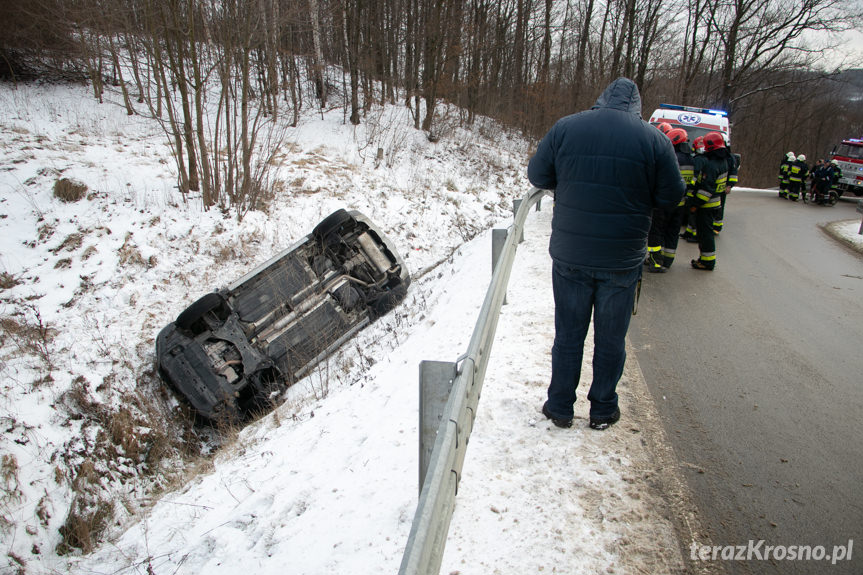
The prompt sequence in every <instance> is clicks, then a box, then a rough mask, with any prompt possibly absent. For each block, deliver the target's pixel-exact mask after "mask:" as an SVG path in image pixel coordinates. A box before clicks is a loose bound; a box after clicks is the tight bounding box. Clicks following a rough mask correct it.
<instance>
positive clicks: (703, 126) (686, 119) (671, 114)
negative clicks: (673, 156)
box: [650, 104, 731, 144]
mask: <svg viewBox="0 0 863 575" xmlns="http://www.w3.org/2000/svg"><path fill="white" fill-rule="evenodd" d="M662 122H668V123H669V124H671V127H672V128H683V129H684V130H686V132H687V133H688V134H689V141H690V142H692V141H693V140H695V138H697V137H699V136H703V135H705V134H707V133H709V132H719V133H720V134H722V136H723V137H724V138H725V143H726V144H730V143H731V132H730V130H729V124H728V114H726V113H725V112H723V111H722V110H710V109H708V108H693V107H691V106H678V105H677V104H660V105H659V108H657V109H656V110H654V111H653V114H651V115H650V123H651V124H653V125H654V126H657V125H659V124H661V123H662Z"/></svg>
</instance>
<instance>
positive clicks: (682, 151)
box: [644, 128, 695, 273]
mask: <svg viewBox="0 0 863 575" xmlns="http://www.w3.org/2000/svg"><path fill="white" fill-rule="evenodd" d="M665 135H666V136H668V139H669V140H671V144H672V145H673V146H674V152H675V155H676V156H677V164H678V167H679V168H680V175H681V176H682V177H683V181H684V182H686V189H687V192H688V191H689V190H691V189H693V188H694V184H695V167H694V165H693V160H692V149H691V148H690V147H689V144H688V143H687V140H688V139H689V134H687V133H686V130H684V129H682V128H674V129H672V130H669V131H668V133H667V134H665ZM686 213H687V210H686V196H685V195H684V197H682V198H681V199H680V203H679V204H678V205H677V207H676V208H674V209H673V210H671V211H664V210H654V214H653V217H654V220H653V222H652V223H651V226H650V232H649V233H648V235H647V260H646V261H645V262H644V263H645V265H646V266H647V268H646V269H647V271H648V272H652V273H663V272H666V271H668V268H670V267H671V264H673V263H674V256H675V254H676V253H677V242H678V240H679V236H678V233H679V232H680V226H681V224H682V223H683V220H684V218H685V217H686Z"/></svg>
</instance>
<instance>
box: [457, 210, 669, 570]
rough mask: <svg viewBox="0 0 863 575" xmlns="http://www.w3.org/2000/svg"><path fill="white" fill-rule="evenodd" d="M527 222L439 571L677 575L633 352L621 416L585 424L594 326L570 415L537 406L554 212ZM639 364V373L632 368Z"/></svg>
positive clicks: (545, 373)
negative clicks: (553, 416) (563, 419)
mask: <svg viewBox="0 0 863 575" xmlns="http://www.w3.org/2000/svg"><path fill="white" fill-rule="evenodd" d="M549 204H550V202H548V199H546V200H545V202H544V205H543V206H542V211H540V212H539V213H537V214H535V215H532V216H531V217H529V218H528V221H527V224H526V226H525V242H523V243H522V244H520V247H519V249H518V252H517V255H516V260H515V264H514V268H513V272H512V277H511V279H510V283H509V289H508V291H507V301H508V303H507V305H505V306H504V307H503V310H502V313H501V318H500V322H499V324H498V327H497V334H496V338H495V343H494V347H493V348H492V352H491V358H490V361H489V367H488V372H487V374H486V380H485V384H484V387H483V390H482V398H481V400H480V404H479V408H478V413H477V419H476V423H475V425H474V430H473V433H472V435H471V439H470V444H469V447H468V451H467V456H466V459H465V466H464V471H463V475H462V478H461V482H460V484H459V493H458V497H457V498H456V509H455V513H454V516H453V521H452V525H451V528H450V536H449V540H448V544H447V548H446V553H445V556H444V562H443V565H442V569H441V573H457V574H459V575H471V574H477V575H485V574H488V573H567V574H578V573H585V574H596V573H627V572H633V573H634V572H649V573H674V572H678V571H681V570H682V562H681V558H680V554H679V550H678V543H677V540H676V536H675V534H674V529H673V526H672V524H671V523H670V521H669V519H668V518H667V516H668V510H667V507H666V504H665V503H664V502H663V501H662V499H661V497H659V495H658V494H657V493H656V492H655V491H654V490H653V488H652V486H651V485H652V483H653V482H652V480H651V478H652V476H653V475H654V474H655V472H656V462H655V461H654V459H653V456H652V454H651V453H650V452H649V451H648V450H647V449H646V447H645V436H646V435H651V434H654V435H655V434H656V433H658V432H660V430H659V429H658V424H657V423H656V422H657V421H658V420H657V419H656V418H650V417H648V415H649V414H646V413H644V411H645V410H648V411H650V410H652V409H653V407H652V403H650V402H649V401H637V400H636V398H637V397H640V398H644V397H646V394H647V390H646V388H645V384H644V381H643V379H642V378H641V376H640V371H638V369H637V364H635V357H634V355H632V354H631V355H630V356H629V358H630V359H629V362H628V366H627V370H626V372H625V374H624V377H623V379H622V380H621V383H620V385H619V387H618V390H619V392H620V396H621V411H622V419H621V421H620V423H618V425H616V426H614V427H612V428H610V429H609V430H607V431H604V432H597V431H594V430H591V429H589V428H588V426H587V424H588V409H589V404H588V402H587V398H586V396H587V391H588V389H589V386H590V380H591V377H592V355H593V354H592V349H593V330H592V329H591V330H590V332H589V333H588V340H587V342H586V347H585V361H584V366H583V368H582V378H581V381H582V384H581V385H580V386H579V389H578V400H577V402H576V406H575V421H574V423H573V427H572V428H571V429H559V428H557V427H555V426H554V425H552V424H551V422H550V421H548V420H547V419H545V418H544V417H543V416H542V414H541V413H540V407H541V406H542V403H543V401H544V400H545V398H546V389H547V386H548V381H549V378H550V376H551V345H552V343H553V340H554V301H553V296H552V291H551V259H550V257H549V255H548V236H549V233H550V228H551V223H550V222H551V213H552V207H551V206H550V205H549ZM633 367H635V369H633Z"/></svg>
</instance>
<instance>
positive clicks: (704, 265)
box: [689, 259, 716, 271]
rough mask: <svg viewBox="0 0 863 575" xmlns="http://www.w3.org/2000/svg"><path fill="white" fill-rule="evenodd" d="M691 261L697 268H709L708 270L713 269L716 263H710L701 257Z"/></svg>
mask: <svg viewBox="0 0 863 575" xmlns="http://www.w3.org/2000/svg"><path fill="white" fill-rule="evenodd" d="M689 263H690V264H692V267H693V268H695V269H697V270H707V271H713V267H714V266H715V265H716V264H713V265H710V264H708V263H707V262H705V261H703V260H701V259H697V260H692V261H691V262H689Z"/></svg>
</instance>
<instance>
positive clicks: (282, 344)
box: [156, 210, 410, 422]
mask: <svg viewBox="0 0 863 575" xmlns="http://www.w3.org/2000/svg"><path fill="white" fill-rule="evenodd" d="M409 284H410V275H409V273H408V270H407V267H406V266H405V265H404V262H403V261H402V259H401V257H400V256H399V254H398V252H397V251H396V249H395V247H394V246H393V244H392V243H391V242H390V241H389V240H388V239H387V238H386V237H385V236H384V234H383V233H381V231H380V230H379V229H378V228H377V227H376V226H375V225H374V224H372V222H371V221H369V219H368V218H366V217H365V216H364V215H363V214H361V213H360V212H357V211H346V210H338V211H336V212H335V213H333V214H331V215H330V216H328V217H326V218H325V219H324V220H323V221H321V222H320V223H319V224H318V225H317V226H316V227H315V228H314V230H313V231H312V233H311V234H309V235H308V236H306V237H305V238H303V239H302V240H300V241H299V242H297V243H296V244H294V245H293V246H292V247H290V248H288V249H286V250H284V251H283V252H281V253H280V254H278V255H276V256H275V257H273V258H272V259H270V260H269V261H267V262H265V263H263V264H261V265H260V266H258V267H257V268H255V269H253V270H252V271H250V272H249V273H248V274H246V275H245V276H243V277H241V278H240V279H238V280H237V281H235V282H234V283H232V284H230V285H229V286H227V287H225V288H222V289H219V290H218V291H215V292H212V293H208V294H207V295H205V296H203V297H201V298H200V299H199V300H197V301H196V302H194V303H193V304H192V305H190V306H189V307H188V308H186V309H185V310H184V311H183V312H182V313H180V315H178V316H177V319H176V321H174V322H172V323H170V324H168V325H167V326H166V327H165V328H164V329H162V331H161V332H160V333H159V335H158V337H157V338H156V362H157V367H158V372H159V375H160V376H161V377H162V379H163V380H164V381H165V382H167V383H168V385H170V386H171V387H172V388H173V389H174V390H176V391H177V392H178V393H179V394H180V395H181V396H182V397H183V398H185V400H186V401H188V403H189V404H190V405H191V407H192V409H193V410H194V412H195V414H196V415H198V416H199V417H201V418H203V419H205V420H210V421H211V422H218V421H230V422H238V421H242V420H244V419H247V418H248V417H249V415H250V414H253V413H256V412H261V411H264V410H266V409H270V408H272V406H273V400H274V399H275V398H276V397H277V396H278V395H279V394H280V393H281V392H282V391H284V390H285V389H286V388H287V387H288V386H290V385H292V384H293V383H295V382H296V381H298V380H299V379H300V378H302V377H303V376H304V375H306V374H307V373H308V372H309V371H310V370H311V369H312V368H313V367H314V366H315V365H316V364H318V363H319V362H320V361H321V360H322V359H324V358H326V357H327V356H328V355H329V354H330V353H332V352H333V351H334V350H335V349H336V348H338V347H339V346H340V345H342V344H343V343H344V342H345V341H346V340H347V339H349V338H350V337H352V336H353V335H354V334H356V333H357V332H358V331H359V330H361V329H362V328H363V327H365V326H366V325H368V324H369V323H370V322H372V321H374V320H375V319H376V318H378V317H380V316H382V315H384V314H386V313H387V312H389V311H390V310H392V309H393V308H394V307H395V306H396V305H398V304H399V303H400V302H401V301H402V300H403V299H404V297H405V295H406V293H407V288H408V285H409Z"/></svg>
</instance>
